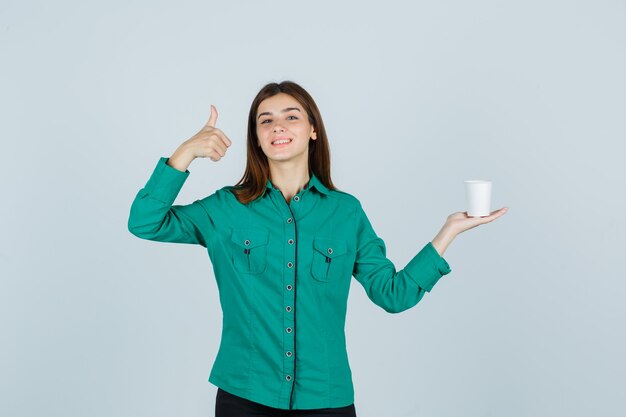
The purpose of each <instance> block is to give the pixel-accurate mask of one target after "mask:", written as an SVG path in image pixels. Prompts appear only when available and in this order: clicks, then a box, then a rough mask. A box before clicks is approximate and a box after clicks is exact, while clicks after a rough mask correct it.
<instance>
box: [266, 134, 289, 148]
mask: <svg viewBox="0 0 626 417" xmlns="http://www.w3.org/2000/svg"><path fill="white" fill-rule="evenodd" d="M281 139H290V140H291V142H287V143H281V144H280V145H274V144H273V143H271V142H270V144H271V145H272V146H278V147H280V146H285V145H289V144H290V143H292V142H293V138H290V137H287V136H278V137H275V138H274V139H272V142H274V141H277V140H281Z"/></svg>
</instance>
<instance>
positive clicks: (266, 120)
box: [261, 119, 272, 124]
mask: <svg viewBox="0 0 626 417" xmlns="http://www.w3.org/2000/svg"><path fill="white" fill-rule="evenodd" d="M270 120H272V119H265V120H263V121H262V122H261V124H263V123H265V122H268V121H270Z"/></svg>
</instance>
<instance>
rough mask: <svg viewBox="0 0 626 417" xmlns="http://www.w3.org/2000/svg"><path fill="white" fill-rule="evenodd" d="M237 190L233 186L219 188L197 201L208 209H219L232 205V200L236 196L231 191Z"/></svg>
mask: <svg viewBox="0 0 626 417" xmlns="http://www.w3.org/2000/svg"><path fill="white" fill-rule="evenodd" d="M233 188H235V187H234V186H232V185H226V186H224V187H222V188H219V189H217V190H215V192H213V194H210V195H208V196H206V197H204V198H201V199H198V200H196V201H197V202H198V203H200V204H201V205H202V206H204V207H205V208H208V207H213V208H215V207H218V206H224V205H228V204H230V202H232V200H234V199H235V195H234V194H233V193H232V192H231V189H233Z"/></svg>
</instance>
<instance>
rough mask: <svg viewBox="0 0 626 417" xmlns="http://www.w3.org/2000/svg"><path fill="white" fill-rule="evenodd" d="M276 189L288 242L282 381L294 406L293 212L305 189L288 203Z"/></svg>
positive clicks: (295, 249)
mask: <svg viewBox="0 0 626 417" xmlns="http://www.w3.org/2000/svg"><path fill="white" fill-rule="evenodd" d="M274 190H275V191H276V192H275V193H273V194H274V196H276V198H279V199H280V200H281V203H280V204H279V205H280V207H286V210H281V216H283V217H284V221H285V223H286V227H285V229H284V230H285V231H286V233H285V237H284V239H285V244H286V245H287V250H286V251H285V253H286V254H287V259H286V260H285V265H284V268H285V269H286V273H285V274H283V276H284V277H285V281H284V282H283V331H284V332H285V334H286V336H291V337H285V338H284V339H283V340H284V341H285V342H284V345H283V354H284V359H285V360H284V363H285V366H284V371H283V374H284V381H285V382H287V383H289V384H290V395H289V408H290V409H292V408H293V396H294V391H295V382H296V348H297V346H296V296H297V279H296V277H297V275H298V268H297V266H298V262H297V261H298V259H297V257H298V228H297V224H296V214H297V213H298V212H299V207H300V204H301V200H302V196H303V194H304V192H305V191H306V189H303V190H301V191H300V192H299V193H298V194H296V195H294V196H293V198H292V199H291V203H287V200H286V199H285V197H284V195H283V194H282V192H281V191H280V190H279V189H277V188H275V187H274Z"/></svg>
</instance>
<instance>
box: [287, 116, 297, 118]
mask: <svg viewBox="0 0 626 417" xmlns="http://www.w3.org/2000/svg"><path fill="white" fill-rule="evenodd" d="M289 117H293V118H295V119H297V118H298V117H297V116H288V117H287V118H288V119H289Z"/></svg>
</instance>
